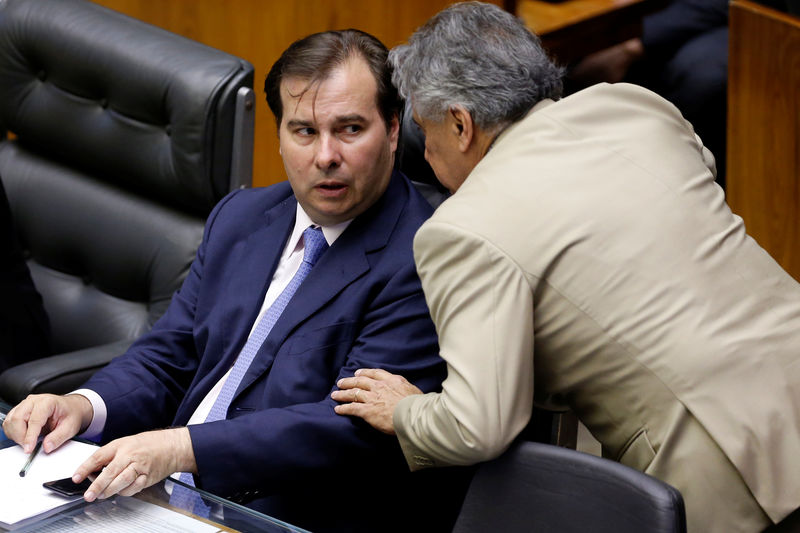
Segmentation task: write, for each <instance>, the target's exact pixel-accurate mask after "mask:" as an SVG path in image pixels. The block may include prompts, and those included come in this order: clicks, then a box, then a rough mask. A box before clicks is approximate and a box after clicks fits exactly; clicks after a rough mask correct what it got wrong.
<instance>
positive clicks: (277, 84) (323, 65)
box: [264, 29, 402, 131]
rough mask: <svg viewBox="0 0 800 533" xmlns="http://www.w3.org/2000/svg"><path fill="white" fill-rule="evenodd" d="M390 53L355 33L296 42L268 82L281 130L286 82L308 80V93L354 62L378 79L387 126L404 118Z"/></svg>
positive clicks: (340, 32)
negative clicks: (283, 86) (310, 89)
mask: <svg viewBox="0 0 800 533" xmlns="http://www.w3.org/2000/svg"><path fill="white" fill-rule="evenodd" d="M388 55H389V50H388V49H387V48H386V46H384V45H383V43H382V42H380V41H379V40H378V39H376V38H375V37H373V36H372V35H370V34H368V33H366V32H363V31H360V30H354V29H348V30H336V31H325V32H320V33H314V34H311V35H309V36H308V37H304V38H302V39H299V40H297V41H295V42H293V43H292V44H291V45H290V46H289V48H287V49H286V50H285V51H284V52H283V54H281V56H280V57H279V58H278V60H277V61H276V62H275V63H274V64H273V65H272V68H271V69H270V71H269V74H267V78H266V80H265V81H264V92H265V93H266V96H267V104H268V105H269V108H270V110H272V114H273V115H274V116H275V123H276V125H277V127H278V128H280V125H281V120H282V118H283V101H282V100H281V82H282V81H283V80H284V78H299V79H302V80H308V85H307V86H306V90H308V89H309V88H310V87H312V86H313V85H314V84H316V83H319V82H321V81H323V80H325V79H327V78H328V77H329V76H330V75H331V73H332V72H333V70H335V69H336V68H338V67H340V66H342V65H343V64H345V63H346V62H347V61H349V60H351V59H353V58H358V57H360V58H362V59H363V60H364V62H365V63H366V64H367V67H368V68H369V70H370V72H371V73H372V75H373V77H374V78H375V84H376V86H377V91H376V95H375V98H376V102H375V103H376V105H377V107H378V111H379V113H380V115H381V117H382V118H383V120H384V122H385V123H386V129H387V131H388V130H389V127H390V125H391V122H392V118H394V117H397V118H398V120H399V118H400V113H401V109H402V100H400V98H399V96H398V93H397V89H396V88H395V86H394V85H392V67H391V66H390V64H389V62H388V61H387V57H388Z"/></svg>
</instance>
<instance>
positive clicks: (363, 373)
mask: <svg viewBox="0 0 800 533" xmlns="http://www.w3.org/2000/svg"><path fill="white" fill-rule="evenodd" d="M355 374H356V377H367V378H371V379H374V380H376V381H384V380H386V379H389V378H391V377H392V376H394V374H392V373H391V372H388V371H386V370H384V369H382V368H359V369H358V370H356V372H355Z"/></svg>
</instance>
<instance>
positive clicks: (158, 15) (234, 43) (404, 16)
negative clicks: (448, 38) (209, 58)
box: [95, 0, 503, 186]
mask: <svg viewBox="0 0 800 533" xmlns="http://www.w3.org/2000/svg"><path fill="white" fill-rule="evenodd" d="M95 1H96V2H97V3H98V4H102V5H104V6H106V7H110V8H112V9H115V10H117V11H120V12H122V13H125V14H127V15H130V16H132V17H134V18H137V19H140V20H143V21H145V22H149V23H151V24H154V25H156V26H160V27H162V28H165V29H167V30H169V31H173V32H175V33H178V34H180V35H183V36H185V37H189V38H190V39H194V40H196V41H200V42H202V43H205V44H207V45H209V46H213V47H214V48H219V49H220V50H224V51H226V52H229V53H231V54H234V55H236V56H239V57H242V58H244V59H247V60H248V61H250V62H251V63H252V64H253V66H255V69H256V73H255V83H254V85H255V87H254V89H255V91H256V95H257V97H256V102H257V104H256V133H255V153H254V157H253V185H255V186H265V185H271V184H273V183H277V182H279V181H283V180H284V179H285V177H284V176H285V175H284V171H283V163H282V162H281V158H280V155H279V154H278V140H277V134H276V128H275V121H274V119H273V118H272V114H271V113H270V112H269V108H268V107H267V103H266V100H265V99H264V96H263V94H264V93H263V85H264V78H265V77H266V75H267V72H268V71H269V67H270V66H271V65H272V63H273V62H274V61H275V60H276V59H277V58H278V56H279V55H280V53H281V52H282V51H283V50H284V49H285V48H286V47H287V46H288V45H289V44H290V43H291V42H292V41H294V40H296V39H298V38H300V37H303V36H305V35H308V34H310V33H313V32H317V31H324V30H329V29H343V28H358V29H360V30H364V31H366V32H369V33H371V34H373V35H375V36H376V37H377V38H379V39H380V40H382V41H383V42H384V44H386V46H388V47H390V48H391V47H392V46H395V45H397V44H401V43H403V42H405V40H406V38H407V37H408V36H409V35H410V34H411V33H412V32H413V31H414V30H415V29H416V28H417V27H418V26H420V25H421V24H423V23H424V22H425V21H426V20H428V18H430V17H431V16H433V15H434V14H436V13H437V12H438V11H440V10H441V9H443V8H444V7H446V6H447V5H449V4H450V3H451V1H450V0H402V1H397V0H302V1H285V0H95ZM495 3H497V4H498V5H502V3H503V2H502V0H496V2H495Z"/></svg>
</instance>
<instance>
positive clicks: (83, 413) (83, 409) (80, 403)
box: [64, 394, 94, 434]
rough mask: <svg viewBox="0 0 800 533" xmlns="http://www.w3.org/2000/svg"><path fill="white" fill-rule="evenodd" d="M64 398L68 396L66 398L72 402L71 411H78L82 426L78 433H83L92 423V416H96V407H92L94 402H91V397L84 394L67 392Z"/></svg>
mask: <svg viewBox="0 0 800 533" xmlns="http://www.w3.org/2000/svg"><path fill="white" fill-rule="evenodd" d="M64 398H66V400H67V401H69V402H70V404H71V405H70V412H73V413H78V417H79V420H80V428H79V429H78V433H77V434H81V433H83V432H84V431H86V428H88V427H89V425H90V424H91V423H92V418H94V407H92V402H90V401H89V398H87V397H86V396H84V395H82V394H67V395H66V396H65V397H64Z"/></svg>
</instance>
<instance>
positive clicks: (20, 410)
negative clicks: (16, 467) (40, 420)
mask: <svg viewBox="0 0 800 533" xmlns="http://www.w3.org/2000/svg"><path fill="white" fill-rule="evenodd" d="M30 411H31V404H30V403H28V402H22V403H21V404H19V405H17V406H16V407H14V408H13V409H12V410H11V411H9V412H8V415H7V416H6V420H5V422H3V432H4V433H5V434H6V437H8V438H9V439H11V440H13V441H14V442H16V443H17V444H22V443H24V442H25V433H26V432H27V431H28V418H29V417H30Z"/></svg>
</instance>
